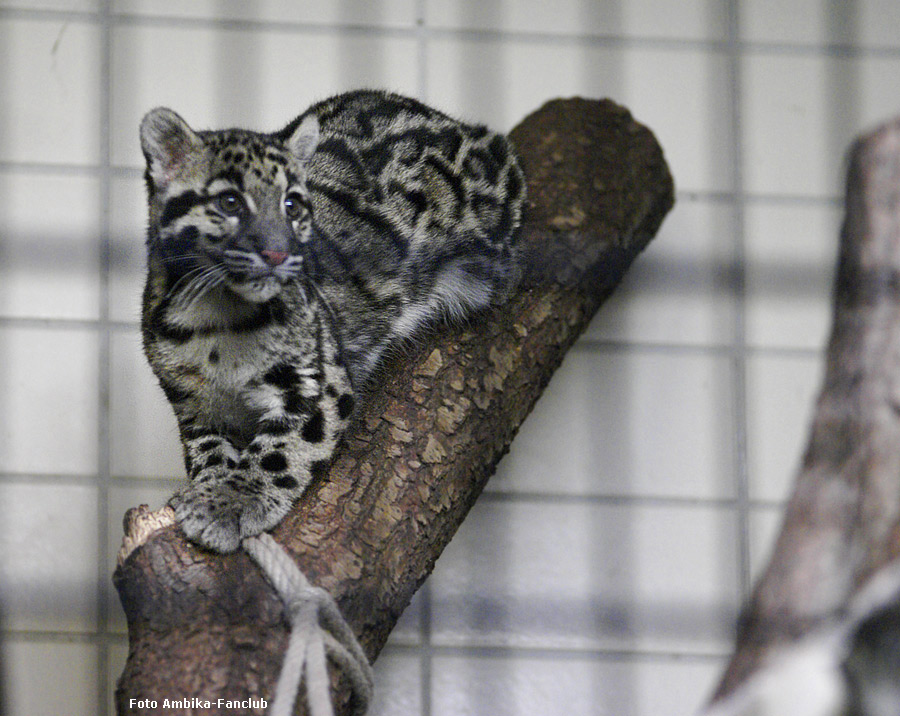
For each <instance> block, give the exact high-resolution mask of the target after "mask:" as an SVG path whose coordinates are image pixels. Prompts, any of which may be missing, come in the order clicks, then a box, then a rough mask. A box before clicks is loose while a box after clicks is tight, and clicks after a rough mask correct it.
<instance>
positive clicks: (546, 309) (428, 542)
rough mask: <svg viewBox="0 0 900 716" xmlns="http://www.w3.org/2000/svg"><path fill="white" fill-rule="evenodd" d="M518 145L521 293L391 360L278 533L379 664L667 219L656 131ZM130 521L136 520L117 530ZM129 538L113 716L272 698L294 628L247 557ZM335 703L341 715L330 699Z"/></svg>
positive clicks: (544, 125)
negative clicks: (595, 321)
mask: <svg viewBox="0 0 900 716" xmlns="http://www.w3.org/2000/svg"><path fill="white" fill-rule="evenodd" d="M512 138H513V141H514V142H515V144H516V146H517V148H518V150H519V153H520V155H521V159H522V164H523V168H524V171H525V174H526V177H527V181H528V191H529V207H528V215H527V220H526V223H525V225H524V226H523V230H522V240H523V241H524V242H525V245H526V246H527V249H528V252H529V261H528V270H527V275H526V280H525V282H524V285H523V287H522V289H521V291H519V292H518V293H517V294H516V295H515V296H514V297H513V298H512V300H511V301H510V302H509V303H508V304H507V305H505V306H503V307H502V308H500V309H498V310H495V311H493V312H491V313H490V314H489V315H487V316H485V317H484V318H483V319H482V320H479V321H478V322H477V323H476V324H473V325H471V326H468V327H458V328H449V327H448V328H446V329H441V330H440V331H436V332H435V334H434V335H433V336H429V338H428V340H427V341H423V345H421V346H420V347H418V348H410V349H409V350H408V351H406V352H404V353H403V354H402V355H398V356H397V357H396V358H395V360H394V361H393V363H392V364H391V365H389V366H388V367H387V368H386V369H385V372H384V382H383V387H382V388H380V389H379V391H378V392H377V393H376V394H374V395H372V396H370V399H369V401H368V403H367V404H366V406H365V407H364V409H363V410H362V412H361V414H360V415H359V416H358V419H357V420H356V422H355V424H354V425H353V426H352V428H351V430H350V432H349V435H348V438H347V440H346V441H345V443H344V444H343V446H342V448H341V450H340V452H339V455H338V457H337V459H336V461H335V463H334V465H333V469H332V470H331V472H330V474H329V475H328V477H327V479H324V480H322V481H321V482H320V483H318V484H316V485H314V486H313V487H312V488H311V489H310V490H309V492H308V493H307V495H306V496H305V497H304V499H303V500H302V501H301V503H300V504H299V505H297V506H296V508H295V509H294V511H293V512H292V513H291V515H290V516H289V517H288V518H287V519H286V520H285V521H284V523H283V524H282V525H280V526H279V527H278V528H277V530H276V531H275V533H274V534H275V538H276V539H277V540H278V541H279V542H280V543H282V544H283V545H284V546H285V547H286V548H287V549H288V550H289V552H290V553H291V554H292V555H293V557H294V558H295V559H296V561H297V563H298V565H299V566H300V568H301V569H302V570H303V572H304V573H305V574H306V575H307V576H308V577H309V578H310V580H311V581H312V582H313V583H314V584H317V585H319V586H321V587H324V588H325V589H327V590H328V591H329V592H330V593H331V594H333V595H334V597H335V598H336V599H337V602H338V604H339V605H340V608H341V609H342V611H343V613H344V615H345V617H346V618H347V620H348V622H349V623H350V625H351V626H352V627H353V629H354V630H355V632H356V633H357V635H358V637H359V639H360V642H361V643H362V645H363V647H364V649H365V650H366V652H367V654H368V655H369V656H370V658H372V659H374V658H375V656H376V655H377V654H378V652H379V650H380V649H381V647H382V646H383V644H384V642H385V640H386V639H387V637H388V634H389V633H390V631H391V628H392V627H393V625H394V623H395V622H396V620H397V618H398V617H399V616H400V614H401V612H402V611H403V609H404V608H405V607H406V605H407V604H408V603H409V601H410V599H411V598H412V596H413V594H414V593H415V591H416V589H417V588H418V587H419V586H420V585H421V584H422V582H423V581H424V579H425V578H426V577H427V575H428V574H429V573H430V572H431V570H432V568H433V565H434V562H435V560H436V559H437V557H438V555H439V554H440V553H441V551H442V550H443V548H444V546H445V545H446V544H447V543H448V542H449V540H450V538H451V537H452V536H453V534H454V532H455V531H456V529H457V527H458V526H459V524H460V523H461V522H462V520H463V518H464V517H465V515H466V513H467V512H468V510H469V508H470V507H471V506H472V504H473V502H474V501H475V498H476V497H477V496H478V494H479V493H480V492H481V490H482V488H483V487H484V484H485V482H486V480H487V478H488V477H489V476H490V474H491V473H492V472H493V470H494V468H495V466H496V464H497V462H498V460H499V459H500V457H501V456H502V455H503V454H504V453H505V452H506V450H507V448H508V446H509V444H510V442H511V440H512V438H513V435H514V434H515V432H516V430H517V429H518V427H519V425H520V424H521V422H522V421H523V420H524V418H525V416H526V415H527V414H528V412H529V411H530V410H531V407H532V405H533V404H534V402H535V401H536V400H537V397H538V396H539V395H540V393H541V391H542V389H543V388H544V386H546V384H547V382H548V381H549V379H550V376H551V375H552V373H553V371H554V370H555V368H556V367H557V366H558V365H559V363H560V362H561V360H562V358H563V355H564V354H565V352H566V350H567V349H568V348H569V347H570V346H571V345H572V343H573V342H574V341H575V339H576V338H577V337H578V335H579V334H580V332H581V331H582V330H583V329H584V327H585V326H586V324H587V322H588V321H589V319H590V317H591V316H592V315H593V314H594V312H595V311H596V309H597V307H598V306H599V305H600V303H601V302H602V301H603V299H604V298H605V297H606V296H607V295H608V294H609V293H610V292H611V291H612V289H613V288H614V287H615V285H616V284H617V283H618V281H619V280H620V278H621V277H622V275H623V273H624V272H625V270H626V268H627V267H628V265H629V264H630V262H631V261H632V260H633V258H634V257H635V256H636V255H637V254H638V252H639V251H641V249H643V248H644V246H645V245H646V244H647V242H648V241H649V240H650V238H651V237H652V236H653V235H654V233H655V232H656V230H657V228H658V227H659V225H660V223H661V222H662V219H663V217H664V216H665V214H666V213H667V212H668V210H669V209H670V207H671V206H672V203H673V190H674V188H673V184H672V179H671V176H670V174H669V171H668V168H667V166H666V163H665V160H664V158H663V154H662V151H661V149H660V147H659V145H658V144H657V142H656V140H655V138H654V137H653V135H652V133H651V132H650V131H649V130H647V129H646V128H644V127H642V126H641V125H639V124H638V123H637V122H635V121H634V120H633V119H632V117H631V116H630V114H629V113H628V112H627V111H626V110H624V109H622V108H621V107H619V106H617V105H615V104H614V103H612V102H609V101H601V102H597V101H592V100H583V99H572V100H555V101H553V102H550V103H548V104H547V105H545V106H544V107H543V108H541V109H540V110H538V111H537V112H535V113H534V114H532V115H531V116H529V117H528V118H527V119H525V120H524V121H523V122H522V123H521V124H520V125H519V126H518V127H516V129H514V130H513V132H512ZM426 344H427V345H426ZM548 479H552V476H548ZM139 516H140V515H139V514H138V513H137V512H132V513H130V514H129V517H127V518H126V532H129V531H131V529H132V528H135V529H136V528H137V526H138V524H139V522H140V520H139V519H137V518H138V517H139ZM126 539H127V540H129V539H130V540H131V541H130V543H129V547H134V546H135V545H140V546H137V548H135V549H134V551H132V552H131V553H130V554H129V555H128V556H127V558H126V559H125V560H124V562H123V563H122V564H121V565H120V566H119V568H118V569H117V570H116V573H115V575H114V580H115V584H116V587H117V588H118V590H119V595H120V598H121V600H122V604H123V606H124V608H125V612H126V615H127V617H128V624H129V642H130V650H129V657H128V662H127V665H126V667H125V671H124V673H123V674H122V677H121V678H120V680H119V684H118V688H117V691H116V702H117V709H118V712H119V713H120V714H128V713H132V712H136V711H132V710H131V709H130V708H129V700H130V699H131V698H145V699H146V698H155V699H156V700H157V701H158V702H160V703H161V700H162V698H164V697H169V698H173V697H180V696H203V697H204V698H211V699H213V700H214V699H215V698H219V697H222V698H227V699H243V698H247V697H248V696H252V697H256V698H259V697H260V696H262V697H267V698H271V693H272V688H273V684H274V681H275V679H276V677H277V674H278V671H279V666H280V661H281V657H282V652H283V649H284V647H285V643H286V639H287V632H286V625H285V621H284V618H283V614H282V608H281V604H280V603H279V602H278V600H277V599H276V597H275V596H274V595H273V594H272V592H271V590H270V588H269V587H268V585H267V584H266V582H265V581H264V579H263V577H262V576H261V575H260V573H259V571H258V570H257V569H256V568H255V567H254V566H253V565H252V564H251V563H250V561H249V559H248V557H247V556H246V555H244V554H240V553H239V554H235V555H230V556H219V555H212V554H209V553H206V552H203V551H201V550H199V549H197V548H196V547H194V546H193V545H191V544H188V543H187V542H186V541H185V540H184V539H183V538H182V536H181V535H180V534H179V533H178V532H177V530H176V529H175V528H173V527H167V528H163V529H160V530H157V531H155V532H152V534H151V535H150V536H149V538H146V535H132V537H131V538H126ZM338 694H339V695H338V701H339V705H338V710H339V711H340V710H341V709H342V708H343V707H344V706H345V705H346V704H343V702H342V700H346V699H345V697H344V696H342V695H341V689H340V686H338ZM300 708H301V707H300V706H298V710H299V709H300ZM152 712H153V711H152V709H151V710H149V711H148V710H142V711H141V713H142V714H147V713H152ZM212 712H214V711H212ZM212 712H210V713H212ZM249 712H250V713H257V712H258V711H254V710H252V709H250V711H249ZM166 713H167V714H169V715H170V716H171V714H175V713H180V712H179V711H177V710H169V711H167V712H166ZM198 713H207V712H205V711H198Z"/></svg>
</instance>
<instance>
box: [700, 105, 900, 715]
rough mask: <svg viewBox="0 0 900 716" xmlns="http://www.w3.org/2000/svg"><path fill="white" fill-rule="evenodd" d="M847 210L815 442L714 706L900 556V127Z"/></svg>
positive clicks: (875, 147)
mask: <svg viewBox="0 0 900 716" xmlns="http://www.w3.org/2000/svg"><path fill="white" fill-rule="evenodd" d="M845 211H846V213H845V219H844V226H843V230H842V233H841V245H840V253H839V260H838V270H837V277H836V283H835V291H834V318H833V326H832V334H831V338H830V342H829V347H828V358H827V366H826V374H825V381H824V385H823V388H822V391H821V394H820V396H819V399H818V403H817V406H816V413H815V417H814V421H813V426H812V432H811V436H810V438H809V444H808V446H807V450H806V454H805V456H804V459H803V463H802V466H801V468H800V470H799V473H798V475H797V476H796V480H795V483H794V489H793V494H792V496H791V498H790V501H789V503H788V506H787V510H786V513H785V519H784V523H783V526H782V530H781V533H780V536H779V537H778V540H777V542H776V545H775V548H774V552H773V555H772V557H771V561H770V563H769V565H768V567H767V569H766V571H765V572H764V573H763V575H762V576H761V578H760V580H759V582H758V583H757V585H756V587H755V589H754V592H753V595H752V598H751V600H750V603H749V606H748V607H747V610H746V612H745V615H744V616H743V618H742V620H741V625H740V629H739V634H738V640H737V645H736V649H735V653H734V655H733V657H732V659H731V662H730V664H729V666H728V668H727V670H726V672H725V674H724V676H723V679H722V682H721V684H720V686H719V688H718V690H717V692H716V694H715V699H719V698H722V697H724V696H725V695H727V694H729V693H731V692H733V691H734V689H735V688H736V687H737V686H738V685H740V684H741V683H742V682H744V681H746V679H747V678H748V676H750V675H751V674H752V673H754V672H755V671H756V670H757V669H759V668H760V666H762V665H763V664H765V663H766V662H767V660H769V659H770V658H771V656H772V655H773V654H775V653H776V652H778V651H779V650H780V649H781V648H783V647H784V646H785V645H787V644H790V643H791V642H793V641H795V640H797V639H798V638H799V637H801V636H803V635H805V634H807V633H808V632H809V631H810V630H812V629H814V628H816V627H817V626H820V625H822V624H823V623H825V622H827V621H828V620H830V619H832V618H835V617H837V616H838V615H839V613H840V612H841V610H842V609H843V608H844V606H845V605H846V604H847V602H848V600H849V599H850V598H851V597H852V596H853V595H854V594H855V593H856V592H857V590H858V589H859V588H860V586H861V585H862V584H863V583H864V582H865V581H866V579H867V578H868V577H869V576H870V575H872V574H873V572H875V571H876V570H878V569H879V568H880V567H882V566H884V565H885V564H887V562H889V561H890V560H891V559H893V558H895V557H896V556H897V555H898V554H900V120H898V121H895V122H894V123H893V124H890V125H886V126H884V127H882V128H880V129H878V130H876V131H875V132H873V133H872V134H870V135H868V136H866V137H863V138H862V139H861V140H859V141H858V142H857V143H856V145H855V146H854V147H853V149H852V152H851V160H850V167H849V172H848V178H847V192H846V207H845Z"/></svg>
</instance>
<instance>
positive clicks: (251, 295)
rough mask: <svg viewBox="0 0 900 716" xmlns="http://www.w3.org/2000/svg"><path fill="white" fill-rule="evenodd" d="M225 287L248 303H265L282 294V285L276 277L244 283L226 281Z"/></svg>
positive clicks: (252, 279)
mask: <svg viewBox="0 0 900 716" xmlns="http://www.w3.org/2000/svg"><path fill="white" fill-rule="evenodd" d="M225 285H226V286H227V287H228V290H230V291H231V292H232V293H234V294H236V295H237V296H238V297H239V298H242V299H244V300H245V301H247V302H248V303H265V302H266V301H268V300H269V299H271V298H275V296H277V295H278V294H279V293H281V289H282V283H281V281H279V280H278V279H277V278H275V277H274V276H265V277H262V278H251V279H246V280H243V281H234V280H229V279H226V281H225Z"/></svg>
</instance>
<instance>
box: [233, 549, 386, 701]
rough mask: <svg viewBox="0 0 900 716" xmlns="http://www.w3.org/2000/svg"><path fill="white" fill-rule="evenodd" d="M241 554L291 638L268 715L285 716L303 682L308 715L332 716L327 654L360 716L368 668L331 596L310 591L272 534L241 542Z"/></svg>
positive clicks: (367, 695) (368, 687)
mask: <svg viewBox="0 0 900 716" xmlns="http://www.w3.org/2000/svg"><path fill="white" fill-rule="evenodd" d="M242 545H243V547H244V550H245V551H246V552H247V554H249V555H250V557H251V558H252V559H253V561H254V562H256V564H257V565H259V568H260V569H261V570H262V572H263V574H265V575H266V578H267V579H268V580H269V582H270V583H271V584H272V586H273V587H274V588H275V591H276V592H278V596H279V597H281V601H282V602H284V608H285V613H286V614H287V616H288V620H289V622H290V625H291V636H290V640H289V641H288V647H287V651H286V652H285V655H284V664H283V665H282V667H281V674H280V675H279V676H278V684H277V685H276V687H275V698H274V699H273V701H272V703H271V704H270V705H269V708H268V711H267V714H268V716H290V714H292V713H293V712H294V702H295V701H296V699H297V693H298V692H299V690H300V681H301V679H303V678H304V677H305V681H306V699H307V703H308V705H309V713H310V716H333V715H334V708H333V707H332V704H331V682H330V680H329V678H328V668H327V664H326V655H327V656H329V657H331V659H332V660H333V661H334V662H335V663H336V664H337V665H338V666H339V667H340V668H341V669H342V670H343V672H344V673H345V674H346V675H347V677H348V679H349V680H350V687H351V689H352V691H353V703H354V704H355V705H356V709H355V711H354V714H357V715H358V716H361V715H362V714H364V713H365V712H366V711H367V710H368V708H369V702H370V701H371V700H372V690H373V684H374V679H373V676H372V667H371V666H370V665H369V660H368V659H367V658H366V655H365V653H364V652H363V650H362V647H361V646H360V645H359V642H358V641H357V640H356V635H354V633H353V630H352V629H350V627H349V626H348V625H347V622H346V621H344V617H343V616H342V615H341V612H340V610H339V609H338V606H337V604H336V603H335V601H334V599H333V598H332V596H331V595H330V594H329V593H328V592H326V591H325V590H324V589H321V588H320V587H314V586H313V585H311V584H310V583H309V580H307V579H306V577H305V576H304V574H303V572H301V571H300V569H299V568H298V567H297V565H296V564H295V563H294V560H292V559H291V558H290V556H289V555H288V554H287V552H285V551H284V548H283V547H281V545H279V544H278V543H277V542H276V541H275V540H274V539H273V538H272V536H271V535H269V534H267V533H263V534H260V535H258V536H256V537H248V538H246V539H244V540H243V542H242Z"/></svg>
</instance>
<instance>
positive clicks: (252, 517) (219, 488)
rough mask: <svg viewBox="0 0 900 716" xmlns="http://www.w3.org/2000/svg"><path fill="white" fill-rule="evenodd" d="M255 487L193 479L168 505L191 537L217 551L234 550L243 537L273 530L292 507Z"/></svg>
mask: <svg viewBox="0 0 900 716" xmlns="http://www.w3.org/2000/svg"><path fill="white" fill-rule="evenodd" d="M252 488H253V485H244V484H239V485H238V487H237V489H236V488H235V487H233V486H230V485H226V484H221V483H219V484H210V483H203V484H201V483H197V482H193V483H191V484H190V485H187V486H186V487H184V488H183V489H181V490H179V491H178V492H176V493H175V495H173V496H172V498H171V499H170V500H169V504H170V505H171V506H172V508H173V509H174V510H175V519H176V520H177V521H178V523H179V525H180V527H181V529H182V531H183V532H184V534H185V535H186V536H187V538H188V539H189V540H191V541H192V542H194V543H196V544H199V545H200V546H202V547H206V548H207V549H210V550H213V551H214V552H222V553H228V552H234V551H235V550H236V549H238V547H240V544H241V540H242V539H243V538H245V537H254V536H256V535H258V534H260V533H262V532H265V531H266V530H269V529H272V528H273V527H275V525H277V524H278V523H279V522H281V520H282V519H283V518H284V516H285V515H286V514H287V513H288V510H290V508H291V501H290V500H288V501H286V502H285V501H284V500H278V499H275V498H274V496H272V495H268V494H265V493H263V492H262V491H261V490H259V491H254V490H253V489H252Z"/></svg>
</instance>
